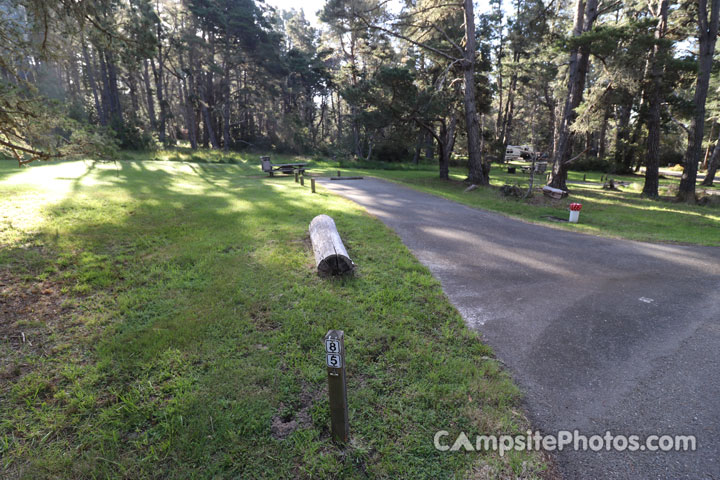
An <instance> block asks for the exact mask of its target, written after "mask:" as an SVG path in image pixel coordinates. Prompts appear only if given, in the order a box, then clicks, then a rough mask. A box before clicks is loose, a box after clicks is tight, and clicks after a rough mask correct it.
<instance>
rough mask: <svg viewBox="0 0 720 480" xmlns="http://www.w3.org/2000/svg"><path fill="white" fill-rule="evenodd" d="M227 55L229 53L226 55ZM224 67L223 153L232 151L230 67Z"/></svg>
mask: <svg viewBox="0 0 720 480" xmlns="http://www.w3.org/2000/svg"><path fill="white" fill-rule="evenodd" d="M226 54H227V53H226ZM224 63H225V65H223V71H224V75H223V97H225V98H223V151H224V152H228V151H230V66H229V65H228V63H227V62H224Z"/></svg>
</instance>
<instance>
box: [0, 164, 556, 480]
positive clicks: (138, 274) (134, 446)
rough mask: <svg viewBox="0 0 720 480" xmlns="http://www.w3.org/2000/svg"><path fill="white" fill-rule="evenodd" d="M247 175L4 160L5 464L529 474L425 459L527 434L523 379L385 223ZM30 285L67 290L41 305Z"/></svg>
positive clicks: (122, 470)
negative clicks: (330, 360)
mask: <svg viewBox="0 0 720 480" xmlns="http://www.w3.org/2000/svg"><path fill="white" fill-rule="evenodd" d="M253 172H255V173H256V172H257V170H256V169H255V163H254V162H253V163H252V165H250V164H248V165H245V164H242V163H241V164H240V165H229V166H228V165H226V166H213V165H191V164H190V165H186V164H177V163H160V162H157V163H155V162H153V163H147V164H142V163H135V162H118V163H117V164H113V163H93V162H69V163H59V164H51V165H43V166H32V167H30V168H28V169H23V170H18V169H17V167H16V166H15V165H14V164H13V163H11V162H0V208H1V210H0V248H1V249H0V307H1V306H2V302H5V303H6V304H10V303H12V302H25V303H26V304H27V305H28V308H27V309H26V310H23V311H22V312H20V311H19V310H18V311H17V312H14V313H16V314H17V315H16V316H12V318H11V320H12V322H13V323H9V321H8V320H7V319H1V320H0V329H1V330H0V340H1V341H0V361H1V362H2V363H0V458H1V459H2V460H1V461H2V464H0V476H2V477H3V478H15V477H24V478H89V477H93V478H94V477H102V478H106V477H107V478H133V479H135V478H156V477H162V478H190V477H199V478H211V477H212V478H217V477H233V478H273V479H275V478H298V477H300V478H303V477H305V478H310V477H312V478H331V477H336V478H366V477H370V478H375V477H385V478H401V477H404V478H448V477H452V476H455V475H457V476H464V475H465V474H466V473H467V472H468V471H469V470H472V469H479V468H487V467H483V465H485V464H489V465H490V466H491V468H492V469H494V471H495V472H496V474H497V475H500V474H503V475H512V476H515V475H520V474H522V475H524V476H533V475H534V473H533V472H537V471H539V469H541V468H542V463H541V460H540V459H539V458H538V457H537V456H535V455H534V454H533V455H532V456H530V455H528V454H525V453H522V454H519V453H512V454H510V455H506V456H505V457H504V458H500V457H499V456H498V455H497V454H494V453H489V454H482V455H479V454H462V453H455V454H452V453H439V452H437V451H435V449H434V448H433V443H432V442H433V435H434V432H435V431H436V430H438V429H446V430H450V431H451V432H455V433H457V432H458V431H460V430H464V431H467V432H468V433H493V432H495V433H500V432H502V433H512V432H519V431H524V429H525V428H526V427H527V425H526V422H525V420H524V418H523V417H522V415H521V414H519V413H517V410H516V406H517V405H518V402H519V392H518V390H517V389H516V387H514V386H513V384H512V383H511V381H510V380H509V379H508V376H507V375H506V374H505V373H504V372H503V371H502V370H501V369H500V368H499V367H498V364H497V362H496V361H494V360H493V359H492V358H490V355H491V352H490V350H489V348H488V347H486V346H485V345H483V344H482V343H481V342H480V341H479V339H478V338H477V336H476V335H475V334H474V333H472V332H470V331H468V330H467V329H466V328H465V327H464V326H463V323H462V320H461V318H460V317H459V315H458V313H457V312H456V311H455V310H454V309H453V308H452V307H451V305H449V303H448V301H447V299H446V298H445V297H444V295H443V294H442V291H441V289H440V286H439V284H438V282H437V281H435V280H434V279H433V278H432V276H431V275H430V274H429V272H428V270H427V269H426V268H424V267H423V266H422V265H420V264H419V263H418V262H417V261H416V260H415V259H414V258H413V257H412V256H411V254H410V253H409V252H408V250H407V249H406V248H405V247H404V246H403V245H402V243H401V242H400V240H399V239H398V238H397V237H396V236H394V235H393V234H392V233H391V232H390V231H389V230H388V229H386V228H385V227H383V226H382V224H380V223H379V222H378V221H377V220H375V219H372V218H370V217H368V216H367V215H366V214H364V213H363V211H361V209H359V208H358V207H357V206H355V205H354V204H352V203H350V202H347V201H345V200H343V199H341V198H339V197H336V196H332V195H329V194H326V193H323V192H320V193H319V194H316V195H311V194H310V193H309V189H308V187H307V186H306V187H305V189H301V187H299V186H297V185H296V184H295V183H294V182H293V181H292V179H290V178H287V177H284V178H281V177H275V178H273V179H268V178H247V177H243V175H245V174H248V173H250V174H252V173H253ZM321 212H325V213H329V214H331V215H332V216H333V217H334V218H335V219H336V222H337V225H338V227H339V230H340V232H341V234H342V235H343V237H344V239H345V240H346V245H347V247H348V250H349V252H350V254H351V256H352V258H353V259H354V260H355V262H356V263H357V264H358V266H359V271H358V274H357V275H356V276H355V277H354V278H349V279H345V280H339V279H327V280H326V279H320V278H318V277H317V276H316V275H315V274H314V271H313V259H312V253H311V249H310V247H309V244H308V239H307V234H306V230H307V225H308V223H309V221H310V220H311V218H312V217H313V216H315V215H316V214H318V213H321ZM3 279H5V280H6V283H5V285H3V281H2V280H3ZM38 286H39V288H40V289H41V290H42V293H38V291H39V290H38V288H36V287H38ZM43 295H45V296H46V297H43ZM41 297H42V298H56V299H58V301H57V304H56V308H55V310H53V311H52V312H50V313H51V314H49V315H48V314H47V312H45V313H46V315H44V316H43V315H41V313H42V312H41V311H40V310H41V309H40V306H41V304H42V302H41V300H38V298H41ZM42 298H41V299H42ZM33 302H35V303H33ZM43 319H44V320H43ZM330 328H341V329H344V330H345V332H346V338H347V340H346V345H347V350H348V353H347V361H348V373H349V386H348V391H349V397H350V415H351V429H352V437H353V441H352V445H351V446H350V447H349V448H348V449H346V450H345V451H342V450H341V449H339V448H338V447H336V446H334V445H333V444H332V443H331V442H330V441H329V439H328V407H327V400H326V390H325V375H326V374H325V369H324V366H323V362H324V354H323V345H322V343H321V339H322V337H323V335H324V334H325V332H326V331H327V330H328V329H330ZM20 332H23V334H24V335H25V336H26V340H27V342H25V343H23V342H22V341H21V340H20ZM30 343H32V345H30ZM291 420H295V421H297V422H298V423H299V428H297V429H296V430H295V431H294V432H293V433H292V434H291V435H290V436H289V437H287V438H286V439H283V440H278V439H275V438H273V436H272V435H271V425H272V423H273V421H275V422H281V421H283V422H285V421H291ZM491 471H492V470H491ZM485 473H486V474H487V470H485ZM494 475H495V474H489V476H494Z"/></svg>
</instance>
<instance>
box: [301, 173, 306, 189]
mask: <svg viewBox="0 0 720 480" xmlns="http://www.w3.org/2000/svg"><path fill="white" fill-rule="evenodd" d="M300 186H301V187H304V186H305V176H303V175H300Z"/></svg>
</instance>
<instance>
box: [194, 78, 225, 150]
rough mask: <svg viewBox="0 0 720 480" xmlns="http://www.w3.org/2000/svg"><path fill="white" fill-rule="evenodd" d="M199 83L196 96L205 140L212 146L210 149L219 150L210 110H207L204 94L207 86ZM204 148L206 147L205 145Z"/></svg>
mask: <svg viewBox="0 0 720 480" xmlns="http://www.w3.org/2000/svg"><path fill="white" fill-rule="evenodd" d="M199 83H201V84H200V85H198V94H199V96H200V111H201V112H202V119H203V127H204V132H205V134H206V135H207V139H208V141H209V142H210V145H212V148H216V149H217V148H220V145H218V141H217V137H216V136H215V129H214V128H213V124H212V118H211V115H210V109H209V108H208V102H207V96H206V92H205V88H206V87H207V84H205V85H202V83H203V82H200V81H199ZM205 146H206V147H207V145H205Z"/></svg>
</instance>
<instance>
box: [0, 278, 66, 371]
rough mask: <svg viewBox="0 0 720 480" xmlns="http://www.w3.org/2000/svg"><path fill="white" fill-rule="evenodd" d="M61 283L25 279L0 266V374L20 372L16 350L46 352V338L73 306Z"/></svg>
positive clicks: (48, 348)
mask: <svg viewBox="0 0 720 480" xmlns="http://www.w3.org/2000/svg"><path fill="white" fill-rule="evenodd" d="M68 300H69V298H68V296H67V295H66V294H64V293H62V285H61V283H59V282H57V281H53V280H44V281H40V282H32V281H24V280H23V279H22V278H20V277H19V276H18V275H15V274H13V273H11V272H9V271H8V270H3V269H0V341H2V345H3V351H4V355H2V357H1V358H0V378H3V379H9V378H15V377H18V376H20V375H21V374H22V373H23V372H24V371H25V367H24V366H23V365H20V364H18V363H16V361H17V358H16V355H14V354H16V353H20V352H21V351H22V352H23V353H26V354H27V353H38V354H49V353H50V352H51V350H52V345H50V344H49V342H48V338H49V337H50V335H51V334H52V332H53V331H55V330H58V329H59V328H61V325H62V324H64V323H65V322H66V321H67V319H68V318H69V313H70V311H71V310H72V308H71V306H70V302H69V301H68Z"/></svg>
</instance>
